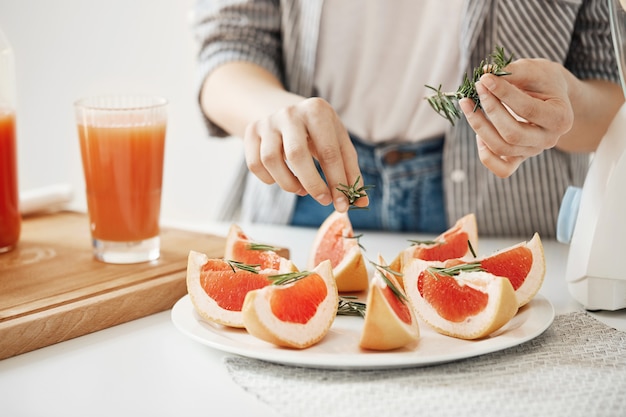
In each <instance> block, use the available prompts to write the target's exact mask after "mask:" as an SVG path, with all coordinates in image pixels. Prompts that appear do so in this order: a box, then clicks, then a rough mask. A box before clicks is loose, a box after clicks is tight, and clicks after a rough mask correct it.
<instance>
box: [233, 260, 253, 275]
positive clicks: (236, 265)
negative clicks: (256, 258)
mask: <svg viewBox="0 0 626 417" xmlns="http://www.w3.org/2000/svg"><path fill="white" fill-rule="evenodd" d="M226 262H227V263H228V265H229V266H230V267H231V269H232V270H233V272H237V271H236V270H235V269H241V270H242V271H247V272H252V273H253V274H258V273H259V268H261V265H260V264H246V263H243V262H239V261H233V260H232V259H229V260H226Z"/></svg>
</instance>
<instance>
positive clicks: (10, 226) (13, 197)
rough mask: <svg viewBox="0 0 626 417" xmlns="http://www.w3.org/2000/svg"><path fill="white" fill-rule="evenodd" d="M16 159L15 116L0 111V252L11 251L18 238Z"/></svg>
mask: <svg viewBox="0 0 626 417" xmlns="http://www.w3.org/2000/svg"><path fill="white" fill-rule="evenodd" d="M16 158H17V146H16V141H15V115H14V113H13V112H7V111H3V110H2V109H0V252H6V251H7V250H9V249H11V248H12V247H13V246H15V244H17V241H18V239H19V237H20V229H21V217H20V211H19V204H18V203H19V200H18V198H19V194H18V189H17V161H16Z"/></svg>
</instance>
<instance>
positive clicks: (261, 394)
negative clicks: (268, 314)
mask: <svg viewBox="0 0 626 417" xmlns="http://www.w3.org/2000/svg"><path fill="white" fill-rule="evenodd" d="M225 364H226V367H227V369H228V372H229V374H230V375H231V377H232V379H233V380H234V381H235V382H236V383H237V384H238V385H240V386H241V387H243V389H244V390H246V391H247V392H249V393H250V394H252V395H254V396H256V397H257V398H259V399H260V400H261V401H262V402H264V403H267V404H268V405H269V406H270V407H271V408H273V409H275V410H276V412H277V415H284V416H298V417H300V416H302V417H306V416H312V417H313V416H314V417H332V416H341V417H346V416H376V417H382V416H451V417H452V416H453V417H461V416H480V417H488V416H498V417H501V416H504V417H514V416H523V417H530V416H567V417H576V416H584V417H588V416H603V417H605V416H606V417H611V416H616V417H624V416H626V333H624V332H620V331H618V330H615V329H612V328H610V327H608V326H606V325H605V324H603V323H601V322H599V321H598V320H596V319H595V318H593V317H591V316H589V315H588V314H586V313H584V312H575V313H569V314H564V315H559V316H557V317H556V318H555V320H554V323H553V324H552V326H550V328H549V329H548V330H546V332H544V333H543V334H542V335H540V336H539V337H537V338H535V339H533V340H531V341H529V342H526V343H524V344H522V345H519V346H516V347H513V348H509V349H506V350H503V351H499V352H495V353H490V354H487V355H483V356H479V357H475V358H471V359H466V360H462V361H458V362H451V363H447V364H442V365H436V366H430V367H423V368H407V369H394V370H373V371H354V370H350V371H338V370H324V369H309V368H298V367H291V366H285V365H278V364H272V363H268V362H264V361H259V360H256V359H248V358H242V357H227V358H226V359H225Z"/></svg>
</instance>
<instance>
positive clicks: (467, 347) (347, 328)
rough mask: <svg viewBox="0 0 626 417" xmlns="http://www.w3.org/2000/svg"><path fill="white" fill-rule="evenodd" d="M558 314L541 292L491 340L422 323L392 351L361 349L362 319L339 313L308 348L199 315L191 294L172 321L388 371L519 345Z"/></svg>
mask: <svg viewBox="0 0 626 417" xmlns="http://www.w3.org/2000/svg"><path fill="white" fill-rule="evenodd" d="M554 314H555V313H554V308H553V307H552V304H551V303H550V302H549V301H548V300H547V299H546V298H544V297H543V296H541V295H537V296H536V297H535V298H534V299H533V300H532V301H531V302H530V303H528V304H527V305H526V306H524V307H523V308H522V309H520V311H519V312H518V313H517V315H516V316H515V317H514V318H513V319H512V320H511V321H510V322H509V323H507V324H506V325H505V326H504V327H502V328H501V329H500V330H498V331H496V332H495V333H493V334H491V335H490V336H489V337H487V338H484V339H480V340H474V341H468V340H461V339H455V338H452V337H448V336H443V335H441V334H439V333H437V332H435V331H434V330H432V329H430V328H429V327H428V325H426V324H425V323H422V322H420V334H421V337H420V340H419V341H418V342H417V343H416V344H415V345H413V346H409V347H407V348H404V349H399V350H394V351H387V352H373V351H364V350H361V349H360V348H359V337H360V332H361V329H362V326H363V319H362V318H361V317H351V316H337V318H336V320H335V322H334V323H333V325H332V327H331V329H330V331H329V332H328V334H327V335H326V337H325V338H324V339H322V341H321V342H319V343H318V344H316V345H314V346H312V347H310V348H307V349H303V350H293V349H285V348H280V347H277V346H274V345H272V344H269V343H267V342H264V341H262V340H260V339H257V338H255V337H254V336H251V335H250V334H248V333H247V332H246V331H245V330H244V329H234V328H228V327H224V326H221V325H217V324H213V323H208V322H206V321H204V320H202V319H201V318H200V316H199V315H198V314H197V313H196V311H195V309H194V307H193V304H192V303H191V300H190V298H189V296H188V295H186V296H185V297H183V298H181V299H180V300H179V301H178V302H177V303H176V304H175V305H174V307H173V309H172V321H173V322H174V325H175V326H176V327H177V328H178V329H179V330H180V331H181V332H182V333H183V334H185V335H187V336H189V337H190V338H191V339H194V340H196V341H198V342H200V343H202V344H205V345H207V346H210V347H212V348H214V349H218V350H221V351H224V352H228V353H232V354H236V355H240V356H245V357H248V358H255V359H260V360H264V361H268V362H274V363H279V364H284V365H294V366H301V367H309V368H328V369H385V368H404V367H419V366H428V365H434V364H439V363H444V362H451V361H456V360H460V359H466V358H471V357H473V356H479V355H484V354H486V353H491V352H495V351H499V350H502V349H506V348H509V347H512V346H516V345H519V344H521V343H524V342H526V341H528V340H531V339H533V338H535V337H537V336H539V335H540V334H541V333H543V332H544V331H545V330H546V329H547V328H548V327H549V326H550V325H551V324H552V321H553V320H554Z"/></svg>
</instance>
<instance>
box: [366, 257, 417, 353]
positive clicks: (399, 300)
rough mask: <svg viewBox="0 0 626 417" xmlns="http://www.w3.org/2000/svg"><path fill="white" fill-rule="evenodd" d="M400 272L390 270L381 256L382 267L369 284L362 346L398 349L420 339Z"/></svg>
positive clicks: (375, 271)
mask: <svg viewBox="0 0 626 417" xmlns="http://www.w3.org/2000/svg"><path fill="white" fill-rule="evenodd" d="M394 273H397V271H393V272H392V270H390V269H389V268H388V267H386V263H385V260H384V259H383V258H382V256H380V255H379V256H378V264H377V265H376V267H375V269H374V276H373V277H372V280H371V281H370V284H369V291H368V293H367V301H366V305H367V308H366V310H365V318H364V323H363V330H362V333H361V338H360V341H359V346H360V347H361V348H364V349H372V350H392V349H398V348H401V347H404V346H407V345H408V344H410V343H412V342H415V341H417V340H418V339H419V337H420V332H419V325H418V322H417V318H416V316H415V312H414V311H413V306H412V305H411V304H410V303H409V301H408V298H407V297H406V294H405V293H404V290H403V289H402V287H401V286H400V284H399V282H398V280H397V279H396V275H394Z"/></svg>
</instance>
